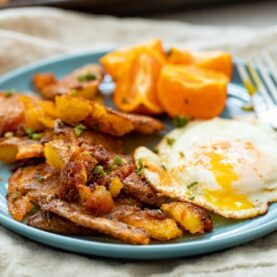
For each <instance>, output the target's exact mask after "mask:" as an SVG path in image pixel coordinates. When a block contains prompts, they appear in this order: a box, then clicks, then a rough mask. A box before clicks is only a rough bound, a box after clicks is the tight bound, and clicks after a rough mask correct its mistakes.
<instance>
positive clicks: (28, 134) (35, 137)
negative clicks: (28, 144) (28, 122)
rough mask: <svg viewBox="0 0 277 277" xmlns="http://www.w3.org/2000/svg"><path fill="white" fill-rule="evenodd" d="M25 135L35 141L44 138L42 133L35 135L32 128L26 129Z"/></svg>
mask: <svg viewBox="0 0 277 277" xmlns="http://www.w3.org/2000/svg"><path fill="white" fill-rule="evenodd" d="M25 134H26V135H27V136H28V137H29V138H30V139H34V140H40V139H41V138H42V136H43V134H42V133H35V132H34V131H33V130H32V129H31V128H25Z"/></svg>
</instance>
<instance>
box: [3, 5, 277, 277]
mask: <svg viewBox="0 0 277 277" xmlns="http://www.w3.org/2000/svg"><path fill="white" fill-rule="evenodd" d="M154 37H160V38H162V39H163V41H164V42H165V44H166V45H171V44H174V45H179V46H186V47H191V48H195V49H216V48H218V49H224V50H229V51H232V52H233V53H234V54H236V55H238V56H240V57H244V58H251V57H254V56H255V54H256V53H258V52H259V51H260V50H265V49H266V50H267V51H269V52H270V53H271V54H272V57H273V58H275V62H276V64H277V55H276V54H275V53H276V51H277V25H276V26H273V27H270V28H266V29H259V30H253V29H247V28H240V27H225V28H220V27H204V26H192V25H189V24H185V23H179V22H173V21H152V20H145V19H116V18H113V17H104V16H85V15H82V14H78V13H71V12H64V11H60V10H57V9H50V8H27V9H14V10H5V11H1V12H0V73H4V72H6V71H8V70H10V69H13V68H16V67H18V66H20V65H23V64H26V63H29V62H32V61H34V60H37V59H40V58H44V57H48V56H52V55H57V54H61V53H65V52H72V51H81V50H84V49H86V50H87V49H90V50H92V49H95V50H97V49H98V50H99V49H103V48H105V49H106V48H110V47H117V46H122V45H128V44H131V43H136V42H141V41H145V40H147V39H151V38H154ZM276 272H277V233H276V232H275V233H273V234H271V235H268V236H266V237H265V238H261V239H259V240H256V241H254V242H250V243H248V244H246V245H243V246H241V247H236V248H233V249H231V250H226V251H222V252H218V253H214V254H208V255H205V256H201V257H192V258H182V259H173V260H165V261H148V262H146V261H124V260H115V259H104V258H96V257H89V256H84V255H77V254H72V253H68V252H64V251H61V250H56V249H53V248H50V247H47V246H44V245H41V244H38V243H35V242H32V241H30V240H28V239H26V238H23V237H20V236H18V235H16V234H14V233H12V232H11V231H8V230H6V229H5V228H3V227H0V276H5V277H17V276H20V277H21V276H26V277H27V276H36V277H37V276H39V277H44V276H53V277H54V276H67V277H71V276H72V277H73V276H74V277H75V276H101V277H102V276H103V277H104V276H105V277H106V276H113V277H116V276H118V277H125V276H126V277H127V276H128V277H129V276H153V277H154V276H155V277H158V276H159V277H162V276H172V277H173V276H175V277H177V276H243V275H245V276H262V275H265V276H274V275H275V276H276Z"/></svg>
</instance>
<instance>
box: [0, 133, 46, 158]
mask: <svg viewBox="0 0 277 277" xmlns="http://www.w3.org/2000/svg"><path fill="white" fill-rule="evenodd" d="M39 157H43V145H42V144H41V143H40V142H39V141H35V140H31V139H28V138H26V137H22V138H18V137H11V138H7V139H0V161H2V162H5V163H14V162H15V161H20V160H25V159H30V158H39Z"/></svg>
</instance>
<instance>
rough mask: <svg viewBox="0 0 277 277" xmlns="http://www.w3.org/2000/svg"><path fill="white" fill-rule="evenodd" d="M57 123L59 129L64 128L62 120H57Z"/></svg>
mask: <svg viewBox="0 0 277 277" xmlns="http://www.w3.org/2000/svg"><path fill="white" fill-rule="evenodd" d="M56 122H57V124H58V126H59V127H63V125H64V123H63V121H62V120H61V119H59V118H58V119H57V120H56Z"/></svg>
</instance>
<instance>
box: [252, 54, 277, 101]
mask: <svg viewBox="0 0 277 277" xmlns="http://www.w3.org/2000/svg"><path fill="white" fill-rule="evenodd" d="M256 61H257V65H258V67H259V71H260V74H261V77H262V79H263V80H264V82H265V84H266V86H267V87H268V89H267V90H266V91H267V93H268V95H269V97H272V98H273V99H274V100H275V103H276V104H277V89H276V87H275V84H274V83H273V81H272V79H271V77H270V75H269V72H268V69H267V68H266V67H265V65H264V62H263V60H262V58H260V57H258V58H257V59H256ZM268 90H269V91H268ZM270 95H271V96H270Z"/></svg>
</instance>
